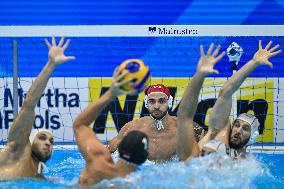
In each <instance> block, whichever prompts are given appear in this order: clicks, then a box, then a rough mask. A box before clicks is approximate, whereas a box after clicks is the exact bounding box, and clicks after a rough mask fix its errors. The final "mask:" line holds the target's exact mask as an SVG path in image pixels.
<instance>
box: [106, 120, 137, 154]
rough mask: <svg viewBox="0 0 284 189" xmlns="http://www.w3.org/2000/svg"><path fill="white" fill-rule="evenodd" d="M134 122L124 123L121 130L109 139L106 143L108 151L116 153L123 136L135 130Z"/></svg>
mask: <svg viewBox="0 0 284 189" xmlns="http://www.w3.org/2000/svg"><path fill="white" fill-rule="evenodd" d="M134 122H135V120H133V121H130V122H128V123H126V124H125V125H124V126H123V127H122V128H121V130H120V131H119V133H118V134H117V136H115V137H114V138H113V139H111V140H110V141H109V143H108V150H109V151H110V152H111V153H113V152H115V151H116V149H117V147H118V145H119V143H120V142H121V140H122V139H123V138H124V137H125V135H127V134H128V133H129V132H130V131H132V130H133V129H135V125H134Z"/></svg>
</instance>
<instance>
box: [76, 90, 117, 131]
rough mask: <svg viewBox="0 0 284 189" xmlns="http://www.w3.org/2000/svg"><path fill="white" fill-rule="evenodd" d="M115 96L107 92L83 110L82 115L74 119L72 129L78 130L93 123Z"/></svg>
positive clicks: (109, 91)
mask: <svg viewBox="0 0 284 189" xmlns="http://www.w3.org/2000/svg"><path fill="white" fill-rule="evenodd" d="M115 97H116V96H115V95H114V94H113V93H112V92H111V90H108V91H107V92H106V93H104V94H103V96H101V97H100V98H99V99H98V100H97V101H95V102H94V103H92V104H91V105H89V106H88V107H87V108H85V109H84V110H83V111H82V113H80V114H79V116H78V117H77V118H76V120H75V122H74V124H73V128H74V129H76V128H79V127H82V126H89V125H90V124H91V123H92V122H94V121H95V120H96V119H97V117H98V116H99V114H100V113H101V111H102V110H103V109H104V108H105V107H106V106H107V105H108V104H109V103H110V102H111V101H112V100H113V99H114V98H115Z"/></svg>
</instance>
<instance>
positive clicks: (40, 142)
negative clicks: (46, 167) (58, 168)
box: [32, 131, 53, 162]
mask: <svg viewBox="0 0 284 189" xmlns="http://www.w3.org/2000/svg"><path fill="white" fill-rule="evenodd" d="M52 150H53V137H52V135H51V134H50V133H48V132H45V131H42V132H39V133H38V134H37V135H36V136H35V139H34V142H33V144H32V152H33V154H34V155H35V156H36V157H37V158H38V159H39V160H40V161H42V162H46V161H47V160H49V158H50V156H51V154H52Z"/></svg>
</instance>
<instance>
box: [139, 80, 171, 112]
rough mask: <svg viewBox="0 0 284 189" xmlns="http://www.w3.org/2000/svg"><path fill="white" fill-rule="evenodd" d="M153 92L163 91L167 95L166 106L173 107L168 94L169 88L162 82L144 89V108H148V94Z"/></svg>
mask: <svg viewBox="0 0 284 189" xmlns="http://www.w3.org/2000/svg"><path fill="white" fill-rule="evenodd" d="M153 92H161V93H164V94H165V95H166V96H167V97H168V107H169V109H171V108H172V107H173V97H172V96H171V94H170V90H169V89H168V88H167V87H166V86H165V85H162V84H157V85H151V86H150V87H148V88H147V89H146V91H145V97H144V103H145V108H148V95H149V94H151V93H153Z"/></svg>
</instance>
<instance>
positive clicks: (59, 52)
mask: <svg viewBox="0 0 284 189" xmlns="http://www.w3.org/2000/svg"><path fill="white" fill-rule="evenodd" d="M69 43H70V39H68V40H67V41H66V42H65V44H64V36H63V37H61V39H60V41H59V43H58V45H56V41H55V37H54V36H52V43H51V44H50V43H49V41H48V40H47V39H45V44H46V46H47V47H48V50H49V51H48V61H49V63H52V64H55V65H59V64H62V63H64V62H66V61H68V60H74V59H75V57H74V56H65V54H64V51H65V50H66V49H67V47H68V45H69Z"/></svg>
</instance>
